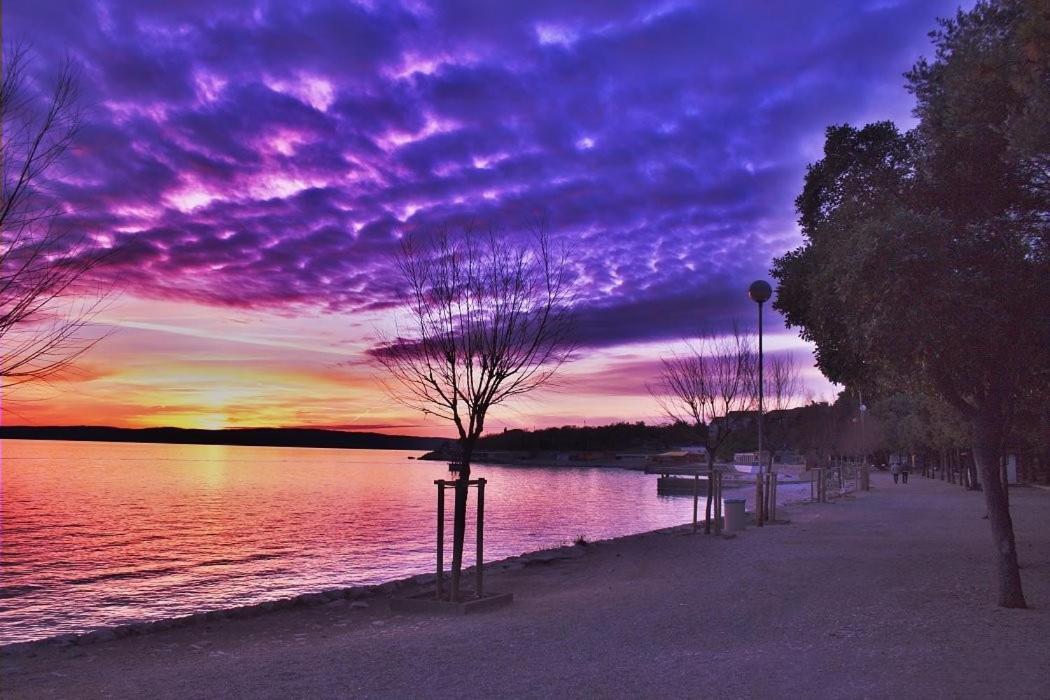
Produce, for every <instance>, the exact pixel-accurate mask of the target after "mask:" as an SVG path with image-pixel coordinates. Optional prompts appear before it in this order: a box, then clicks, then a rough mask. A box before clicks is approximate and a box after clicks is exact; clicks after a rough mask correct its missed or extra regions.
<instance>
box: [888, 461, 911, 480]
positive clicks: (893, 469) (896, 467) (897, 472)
mask: <svg viewBox="0 0 1050 700" xmlns="http://www.w3.org/2000/svg"><path fill="white" fill-rule="evenodd" d="M902 473H904V467H903V466H902V465H901V463H900V462H894V463H893V464H891V465H890V474H893V483H895V484H899V483H900V478H901V474H902ZM904 483H908V477H907V476H905V477H904Z"/></svg>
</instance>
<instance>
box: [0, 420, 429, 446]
mask: <svg viewBox="0 0 1050 700" xmlns="http://www.w3.org/2000/svg"><path fill="white" fill-rule="evenodd" d="M0 439H7V440H76V441H93V442H147V443H170V444H175V445H242V446H252V447H334V448H343V449H371V450H433V449H435V448H437V447H439V446H440V445H441V444H442V443H444V442H447V440H446V439H445V438H429V437H410V436H406V435H383V434H381V433H352V432H346V431H342V430H320V429H316V428H229V429H226V430H201V429H196V428H110V427H105V426H93V425H76V426H56V427H42V426H41V427H38V426H0Z"/></svg>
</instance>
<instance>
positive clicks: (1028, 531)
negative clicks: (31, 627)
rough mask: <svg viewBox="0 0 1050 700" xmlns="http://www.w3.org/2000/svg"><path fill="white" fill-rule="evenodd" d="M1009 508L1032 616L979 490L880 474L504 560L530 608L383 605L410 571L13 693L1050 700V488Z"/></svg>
mask: <svg viewBox="0 0 1050 700" xmlns="http://www.w3.org/2000/svg"><path fill="white" fill-rule="evenodd" d="M1011 512H1012V515H1013V517H1014V523H1015V528H1016V531H1017V536H1018V550H1019V555H1020V557H1021V559H1022V562H1023V566H1024V568H1023V571H1022V578H1023V581H1024V586H1025V593H1026V596H1027V597H1028V603H1029V605H1030V606H1031V607H1030V608H1029V609H1027V610H1008V609H1003V608H999V607H997V606H996V605H995V579H994V566H993V561H992V553H991V552H990V551H989V548H988V542H987V540H988V523H987V521H986V520H983V519H982V518H981V515H982V514H983V513H984V502H983V498H982V496H981V494H976V493H973V492H968V491H964V490H961V489H960V488H959V487H958V486H955V485H949V484H946V483H943V482H939V481H931V480H927V479H921V478H916V479H915V480H913V481H912V482H911V483H909V484H908V485H907V486H903V485H894V484H893V482H892V480H891V479H890V478H889V477H888V475H885V474H876V475H873V489H872V491H870V492H862V493H857V494H853V495H850V496H847V497H845V498H841V499H836V500H835V501H833V502H831V503H804V504H795V505H789V506H787V507H785V508H784V511H783V514H782V515H783V516H784V517H785V518H786V519H788V520H789V521H790V524H785V525H779V524H778V525H775V526H772V527H766V528H762V529H759V528H756V527H749V528H747V529H746V530H744V531H742V532H739V533H735V535H734V536H730V537H725V538H722V537H714V536H703V535H692V534H689V526H684V527H674V528H664V529H660V530H654V531H650V532H646V533H639V534H636V535H625V536H622V537H618V538H611V539H607V540H603V541H596V542H594V543H593V544H588V546H574V547H561V548H554V549H548V550H541V551H540V552H536V553H532V554H529V555H525V556H522V557H516V558H515V557H512V558H508V559H505V560H500V561H494V562H490V567H487V569H488V568H491V572H489V571H486V589H487V591H488V592H490V593H500V592H510V593H513V594H514V602H513V603H512V604H511V605H508V606H505V607H501V608H499V609H495V610H489V611H486V612H484V613H480V614H473V615H466V616H459V615H456V616H441V615H429V614H414V613H405V612H403V611H399V610H395V609H393V608H392V606H391V605H390V603H389V600H388V598H389V597H390V596H393V595H401V594H402V593H403V592H404V593H408V592H409V590H410V589H409V587H408V586H404V584H401V583H399V584H398V586H399V590H391V591H390V592H389V593H384V592H383V591H382V586H380V590H379V591H376V592H374V593H373V592H369V593H368V595H367V596H366V597H364V598H362V599H359V600H353V601H351V600H348V599H345V598H344V599H337V600H335V601H332V602H329V603H327V604H325V605H302V606H296V607H293V608H290V609H278V610H274V611H273V612H272V614H269V615H258V616H255V617H253V618H250V619H232V618H233V617H234V616H232V615H227V616H224V617H220V616H218V615H216V616H213V618H212V619H208V616H207V614H205V615H204V616H203V619H204V623H203V624H192V625H187V626H183V627H173V628H172V629H168V630H166V631H163V632H157V633H155V634H144V635H141V636H139V635H134V634H131V635H128V636H126V637H124V638H121V639H113V640H112V641H109V642H107V643H103V644H93V643H92V644H90V645H75V644H65V645H62V646H58V645H47V646H41V645H38V646H37V647H36V650H35V651H33V652H30V653H28V654H19V655H7V656H3V657H0V675H2V677H3V679H4V696H5V697H8V696H10V697H11V698H38V697H117V698H123V697H128V698H132V697H141V696H143V695H149V696H150V697H151V698H153V699H154V700H165V699H166V698H172V699H175V698H180V699H181V698H186V697H230V698H254V697H306V696H309V697H318V698H342V697H374V698H386V697H391V698H400V697H416V696H418V695H419V694H420V692H421V689H425V692H426V694H427V695H428V696H429V697H435V698H444V697H450V698H451V697H469V696H472V695H476V689H477V688H484V689H485V692H486V693H487V694H490V695H494V696H500V697H537V698H539V697H583V696H586V697H625V698H627V697H631V698H633V697H672V696H680V695H683V694H685V695H689V696H698V697H699V696H705V697H706V696H710V695H712V694H716V695H718V696H719V697H723V696H724V697H785V696H790V697H880V698H881V697H887V698H889V697H893V698H916V700H918V699H919V698H929V697H989V696H994V695H1007V696H1009V697H1043V696H1044V695H1045V694H1046V691H1045V689H1046V673H1045V658H1044V656H1045V654H1044V653H1043V649H1044V648H1045V640H1046V637H1047V635H1050V607H1047V602H1048V601H1050V576H1048V575H1047V574H1048V573H1050V500H1048V494H1047V492H1046V491H1042V490H1040V489H1021V490H1018V491H1017V492H1016V493H1011ZM526 560H528V561H526ZM412 578H414V577H412ZM409 580H411V579H409ZM386 585H387V588H388V590H390V589H394V585H392V582H391V583H388V584H386ZM402 586H403V587H402ZM437 669H440V672H439V673H436V672H435V670H437ZM464 679H467V684H465V683H464Z"/></svg>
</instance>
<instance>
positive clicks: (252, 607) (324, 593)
mask: <svg viewBox="0 0 1050 700" xmlns="http://www.w3.org/2000/svg"><path fill="white" fill-rule="evenodd" d="M691 527H692V523H685V524H681V525H672V526H670V527H665V528H658V529H656V530H646V531H644V532H636V533H632V534H629V535H620V536H619V537H611V538H608V539H603V540H593V541H590V540H589V541H587V543H586V544H583V545H579V544H568V545H561V546H558V547H548V548H545V549H536V550H532V551H529V552H524V553H522V554H518V555H515V556H510V557H505V558H503V559H497V560H494V561H491V562H485V563H484V565H483V566H484V571H485V574H486V575H489V574H490V570H491V572H492V573H495V572H497V571H507V570H516V569H522V568H525V567H527V566H530V565H534V564H548V563H550V562H553V561H559V560H568V559H577V558H580V557H582V556H583V555H584V554H585V550H586V549H587V547H591V546H594V545H598V544H608V543H614V542H621V541H626V540H633V539H638V538H644V537H648V536H650V535H656V534H663V533H672V532H677V531H685V530H689V529H691ZM474 569H475V567H473V566H469V567H463V570H462V576H463V577H464V578H469V577H470V576H473V574H474ZM445 576H446V581H447V576H448V572H447V571H446V572H445ZM436 580H437V574H435V573H419V574H413V575H410V576H405V577H402V578H398V579H392V580H389V581H383V582H381V583H374V584H362V585H359V586H345V587H334V588H326V589H324V590H321V591H313V592H307V593H300V594H298V595H294V596H286V597H284V598H277V599H274V600H266V601H262V602H259V603H252V604H249V605H239V606H235V607H232V608H217V609H214V610H204V611H200V612H195V613H191V614H189V615H179V616H177V617H165V618H160V619H157V620H143V621H138V622H128V623H125V624H122V625H109V626H99V627H96V628H94V629H91V630H88V631H86V632H66V633H62V634H56V635H51V636H49V637H42V638H40V639H31V640H27V641H24V642H9V643H7V644H0V656H18V655H23V654H29V653H32V652H35V651H38V650H40V649H47V648H65V647H71V646H86V645H90V644H96V643H100V642H107V641H111V640H114V639H122V638H124V637H138V636H144V635H148V634H153V633H156V632H162V631H164V630H170V629H174V628H177V627H190V626H194V625H201V624H204V623H207V622H216V621H219V620H243V619H248V618H255V617H261V616H263V615H266V614H268V613H272V612H276V611H278V610H288V609H292V608H315V607H323V606H325V605H329V604H331V603H340V602H343V601H347V602H350V603H354V602H358V601H361V602H366V603H367V602H368V601H370V600H372V599H376V598H383V599H389V598H391V597H393V594H395V593H408V594H410V595H412V594H417V593H422V592H424V591H425V590H427V589H428V588H429V587H432V586H433V584H434V582H435V581H436ZM351 607H353V606H351Z"/></svg>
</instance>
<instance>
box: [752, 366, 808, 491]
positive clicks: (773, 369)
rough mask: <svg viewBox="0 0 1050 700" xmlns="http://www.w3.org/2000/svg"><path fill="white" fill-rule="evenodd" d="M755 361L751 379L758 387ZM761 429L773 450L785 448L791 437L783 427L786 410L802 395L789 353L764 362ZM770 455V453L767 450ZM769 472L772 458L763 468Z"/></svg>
mask: <svg viewBox="0 0 1050 700" xmlns="http://www.w3.org/2000/svg"><path fill="white" fill-rule="evenodd" d="M757 367H758V365H757V358H756V365H755V371H754V373H753V375H752V376H753V377H755V379H754V381H755V382H756V383H757V374H758V371H757ZM763 383H764V384H765V386H764V387H763V397H762V398H763V409H764V410H765V411H766V414H765V416H763V420H764V423H763V428H764V429H765V430H766V436H767V438H766V439H767V440H768V442H769V445H770V446H771V447H773V448H774V449H778V448H781V449H782V448H786V447H787V446H788V441H789V438H790V436H789V435H788V434H787V432H788V431H787V426H785V424H784V419H785V417H786V415H787V414H786V412H787V409H789V408H790V407H791V405H792V404H793V403H795V402H796V401H797V400H798V397H799V395H800V394H801V392H802V376H801V372H800V370H799V363H798V360H797V359H796V357H795V356H794V355H791V354H788V353H780V354H773V355H770V356H769V357H767V358H765V368H764V371H763ZM770 453H772V450H770ZM765 467H766V470H767V471H772V467H773V465H772V454H770V462H769V463H767V464H766V465H765Z"/></svg>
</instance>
